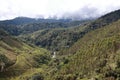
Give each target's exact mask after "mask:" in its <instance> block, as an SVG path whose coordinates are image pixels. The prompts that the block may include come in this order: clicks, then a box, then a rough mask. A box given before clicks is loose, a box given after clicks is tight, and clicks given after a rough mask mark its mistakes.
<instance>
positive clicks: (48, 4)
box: [0, 0, 120, 20]
mask: <svg viewBox="0 0 120 80" xmlns="http://www.w3.org/2000/svg"><path fill="white" fill-rule="evenodd" d="M119 8H120V0H0V20H6V19H12V18H15V17H18V16H26V17H35V18H38V17H44V18H73V19H77V18H78V19H79V18H81V19H84V18H92V17H98V16H101V15H103V14H105V13H108V12H110V11H114V10H117V9H119Z"/></svg>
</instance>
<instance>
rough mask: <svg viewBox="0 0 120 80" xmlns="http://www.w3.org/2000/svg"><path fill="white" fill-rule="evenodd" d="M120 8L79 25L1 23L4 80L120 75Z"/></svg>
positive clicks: (114, 78) (115, 78) (97, 79)
mask: <svg viewBox="0 0 120 80" xmlns="http://www.w3.org/2000/svg"><path fill="white" fill-rule="evenodd" d="M119 13H120V10H117V11H114V12H111V13H109V14H106V15H104V16H102V17H100V18H98V19H96V20H93V21H85V22H82V23H81V24H79V21H78V22H77V25H76V21H75V22H73V23H71V22H65V23H64V22H63V23H61V22H55V23H28V24H22V25H9V24H7V25H6V26H5V24H1V26H0V80H119V79H120V75H119V74H120V27H119V26H120V15H119ZM59 23H60V24H59ZM74 23H75V24H74ZM63 24H64V25H63ZM65 25H66V26H67V27H66V26H65ZM8 26H11V27H8ZM43 26H44V27H43ZM5 29H6V30H5ZM4 30H5V31H4ZM9 33H10V34H13V35H15V34H16V33H17V35H16V36H13V35H10V34H9ZM34 44H35V45H34ZM36 45H37V46H36ZM38 46H39V47H38ZM41 46H42V47H44V48H47V49H49V50H50V51H48V50H46V49H43V48H41Z"/></svg>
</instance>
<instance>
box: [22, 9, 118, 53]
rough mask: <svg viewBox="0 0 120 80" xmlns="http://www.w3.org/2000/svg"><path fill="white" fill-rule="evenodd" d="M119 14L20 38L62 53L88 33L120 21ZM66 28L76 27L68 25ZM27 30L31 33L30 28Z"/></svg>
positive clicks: (34, 32) (35, 32)
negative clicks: (62, 50)
mask: <svg viewBox="0 0 120 80" xmlns="http://www.w3.org/2000/svg"><path fill="white" fill-rule="evenodd" d="M119 13H120V10H117V11H114V12H111V13H108V14H106V15H104V16H102V17H100V18H98V19H96V20H94V21H86V22H84V23H82V24H81V25H78V26H77V27H72V28H69V27H68V28H66V27H65V28H64V26H65V25H63V24H61V27H59V26H60V25H57V26H58V27H54V28H55V29H54V28H49V29H48V28H47V27H46V28H45V29H42V30H38V31H35V30H34V31H33V33H31V34H25V35H24V34H22V35H20V38H21V39H22V40H23V39H24V40H25V41H26V42H30V43H33V44H35V45H37V46H42V47H44V48H47V49H49V50H57V51H60V50H61V49H65V48H66V49H67V48H69V47H71V46H72V45H73V44H74V43H75V42H76V41H77V40H78V39H80V38H82V37H83V36H84V35H85V34H86V33H88V32H90V31H92V30H95V29H98V28H100V27H104V26H105V25H108V24H110V23H112V22H115V21H117V20H118V19H120V14H119ZM77 23H78V22H76V23H75V24H77ZM54 24H57V23H54ZM52 26H53V25H52ZM52 26H51V27H52ZM66 26H74V25H68V24H67V25H66ZM49 27H50V26H49ZM24 28H25V27H24ZM26 29H28V31H30V30H29V28H26ZM30 29H31V28H30ZM36 29H37V28H36ZM73 51H74V50H73Z"/></svg>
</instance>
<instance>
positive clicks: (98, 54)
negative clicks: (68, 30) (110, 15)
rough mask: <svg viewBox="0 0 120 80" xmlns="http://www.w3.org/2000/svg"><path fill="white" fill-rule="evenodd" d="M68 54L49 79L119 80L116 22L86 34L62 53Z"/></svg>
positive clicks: (119, 31)
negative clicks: (69, 55)
mask: <svg viewBox="0 0 120 80" xmlns="http://www.w3.org/2000/svg"><path fill="white" fill-rule="evenodd" d="M72 53H74V55H72V56H71V57H70V58H69V63H68V64H65V65H64V66H62V67H61V68H60V69H59V70H58V71H57V73H55V74H52V75H55V76H53V79H52V80H119V79H120V78H119V77H120V76H119V74H120V20H119V21H117V22H114V23H112V24H110V25H108V26H105V27H104V28H100V29H97V30H95V31H91V32H89V33H87V34H86V35H85V36H84V37H83V38H82V39H80V40H79V41H78V42H76V43H75V44H74V45H73V46H72V47H71V48H70V49H69V50H68V51H67V52H66V54H72ZM51 77H52V76H51Z"/></svg>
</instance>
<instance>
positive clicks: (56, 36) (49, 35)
mask: <svg viewBox="0 0 120 80" xmlns="http://www.w3.org/2000/svg"><path fill="white" fill-rule="evenodd" d="M85 27H86V26H85V25H84V26H81V27H74V28H54V29H44V30H39V31H36V32H34V33H32V34H25V35H20V36H19V38H20V39H22V40H24V41H26V42H29V43H33V44H35V45H37V46H42V47H44V48H47V49H49V50H52V51H59V50H61V49H64V48H69V47H70V46H71V45H72V44H73V43H74V42H76V41H77V40H78V39H79V38H81V37H82V36H83V35H84V33H82V32H81V31H83V30H84V29H85Z"/></svg>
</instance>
